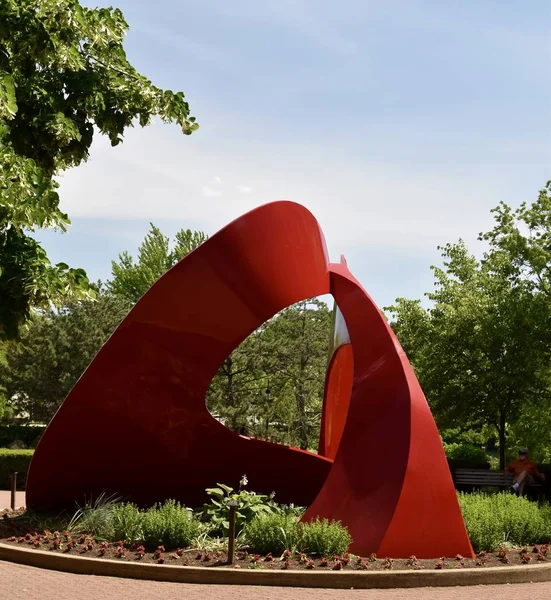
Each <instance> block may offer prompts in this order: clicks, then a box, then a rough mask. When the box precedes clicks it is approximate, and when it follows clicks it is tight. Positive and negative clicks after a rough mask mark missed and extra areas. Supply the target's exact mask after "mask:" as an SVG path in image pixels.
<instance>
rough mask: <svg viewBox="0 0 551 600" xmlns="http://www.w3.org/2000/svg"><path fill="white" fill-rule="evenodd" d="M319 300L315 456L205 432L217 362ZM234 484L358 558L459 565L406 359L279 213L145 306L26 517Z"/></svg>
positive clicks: (196, 259)
mask: <svg viewBox="0 0 551 600" xmlns="http://www.w3.org/2000/svg"><path fill="white" fill-rule="evenodd" d="M328 292H331V293H332V294H333V296H334V297H335V301H336V303H337V305H338V307H339V309H340V310H341V311H342V315H337V319H338V323H339V322H340V325H339V324H337V326H336V327H335V332H336V334H337V339H336V340H335V341H334V352H333V355H332V359H331V362H330V366H329V369H328V375H327V381H326V394H325V401H324V409H323V417H322V433H321V438H320V447H319V454H313V453H310V452H305V451H302V450H298V449H296V448H289V447H286V446H281V445H278V444H272V443H269V442H264V441H260V440H255V439H250V438H248V437H245V436H242V435H239V434H237V433H234V432H232V431H230V430H229V429H227V428H226V427H225V426H224V425H222V424H221V423H219V422H218V421H216V420H215V419H214V418H213V417H212V416H211V415H210V413H209V412H208V411H207V409H206V406H205V395H206V391H207V388H208V386H209V384H210V381H211V380H212V378H213V377H214V375H215V373H216V371H217V369H218V367H219V365H220V364H221V363H222V361H223V360H224V359H225V358H226V357H227V356H228V355H229V354H230V353H231V352H232V351H233V350H234V349H235V348H236V347H237V346H238V345H239V344H240V343H241V342H242V341H243V340H244V339H245V338H246V337H247V336H248V335H250V334H251V333H252V332H253V331H254V330H255V329H257V328H258V327H259V326H260V325H262V323H264V322H265V321H266V320H268V319H269V318H270V317H272V316H273V315H275V314H276V313H277V312H279V311H280V310H282V309H283V308H285V307H287V306H289V305H291V304H293V303H295V302H298V301H299V300H303V299H305V298H309V297H312V296H318V295H321V294H326V293H328ZM342 317H344V320H343V319H342ZM344 321H345V322H346V325H345V324H344ZM339 334H342V335H340V336H339ZM347 336H349V337H347ZM243 473H246V474H247V476H248V479H249V481H250V484H251V487H252V489H254V490H256V491H258V492H264V493H270V492H271V491H274V490H275V491H276V493H277V499H278V500H279V501H280V502H284V503H290V502H293V503H295V504H301V505H308V506H309V508H308V511H307V513H306V515H305V519H311V518H314V517H316V516H320V517H327V518H331V519H338V520H341V521H342V522H343V523H344V524H345V525H347V526H348V528H349V530H350V533H351V535H352V537H353V538H354V544H353V546H352V550H353V551H354V552H356V553H358V554H363V555H366V554H369V553H371V552H375V553H377V554H379V555H384V556H394V557H399V556H409V555H411V554H415V555H416V556H418V557H428V558H430V557H437V556H443V555H446V556H453V555H455V554H457V553H460V554H463V555H464V556H472V549H471V546H470V543H469V540H468V537H467V534H466V530H465V526H464V524H463V520H462V517H461V513H460V510H459V506H458V503H457V499H456V496H455V491H454V487H453V483H452V480H451V476H450V473H449V470H448V466H447V462H446V459H445V455H444V451H443V448H442V445H441V443H440V439H439V436H438V432H437V429H436V425H435V423H434V420H433V418H432V415H431V414H430V410H429V408H428V405H427V403H426V401H425V398H424V396H423V393H422V391H421V389H420V387H419V384H418V383H417V380H416V378H415V376H414V373H413V371H412V369H411V366H410V365H409V363H408V361H407V358H406V356H405V354H404V353H403V351H402V349H401V347H400V345H399V343H398V341H397V340H396V338H395V336H394V334H393V332H392V331H391V329H390V328H389V327H388V325H387V323H386V321H385V320H384V318H383V316H382V314H381V313H380V311H379V310H378V308H377V307H376V306H375V304H374V303H373V301H372V300H371V298H370V297H369V296H368V295H367V293H366V292H365V291H364V290H363V289H362V288H361V286H360V285H359V284H358V283H357V281H356V280H355V279H354V278H353V276H352V275H351V274H350V272H349V271H348V269H347V267H346V265H345V264H344V263H343V264H340V265H334V264H330V263H329V260H328V256H327V251H326V247H325V241H324V238H323V234H322V233H321V230H320V228H319V225H318V223H317V222H316V220H315V219H314V217H313V216H312V215H311V214H310V213H309V212H308V211H307V210H306V209H305V208H304V207H302V206H300V205H298V204H295V203H292V202H274V203H271V204H267V205H265V206H262V207H260V208H257V209H255V210H253V211H251V212H250V213H248V214H246V215H244V216H242V217H241V218H239V219H237V220H236V221H234V222H232V223H231V224H230V225H228V226H227V227H225V228H224V229H222V230H221V231H219V232H218V233H217V234H216V235H214V236H213V237H211V238H210V239H209V240H208V241H206V242H205V243H204V244H202V245H201V246H200V247H199V248H197V249H196V250H195V251H194V252H192V253H191V254H189V255H188V256H186V257H185V258H184V259H183V260H182V261H180V262H179V263H178V264H177V265H175V266H174V267H173V268H172V269H171V270H170V271H168V272H167V273H166V274H165V275H164V276H163V277H161V278H160V279H159V281H157V283H155V285H154V286H153V287H152V288H151V289H150V290H149V291H148V292H147V293H146V294H145V295H144V296H143V298H142V299H141V300H140V301H139V302H138V303H137V304H136V306H135V307H134V308H133V309H132V310H131V311H130V313H129V315H128V316H127V317H126V318H125V319H124V321H123V322H122V323H121V324H120V326H119V327H118V328H117V330H116V331H115V333H114V334H113V335H112V336H111V338H110V339H109V340H108V341H107V342H106V344H105V345H104V346H103V348H102V349H101V351H100V352H99V353H98V355H97V356H96V357H95V359H94V360H93V361H92V363H91V365H90V366H89V367H88V369H87V370H86V372H85V373H84V374H83V375H82V377H81V378H80V380H79V381H78V382H77V384H76V385H75V387H74V388H73V390H72V391H71V392H70V394H69V395H68V397H67V398H66V400H65V401H64V403H63V404H62V406H61V407H60V409H59V411H58V412H57V414H56V415H55V417H54V418H53V420H52V421H51V423H50V424H49V426H48V428H47V429H46V431H45V433H44V435H43V436H42V439H41V440H40V443H39V445H38V447H37V449H36V452H35V454H34V457H33V460H32V463H31V466H30V470H29V474H28V478H27V504H28V506H29V507H30V508H32V509H35V510H52V509H59V508H63V507H68V506H71V505H74V503H75V502H81V501H82V500H83V499H84V498H90V497H91V496H97V495H98V494H99V493H101V492H104V491H105V492H107V493H118V494H120V495H122V496H124V497H125V498H126V499H128V500H131V501H133V502H136V503H138V504H140V505H143V506H147V505H151V504H153V503H154V502H159V501H163V500H165V499H168V498H174V499H177V500H180V501H182V502H184V503H185V504H186V505H188V506H197V505H200V504H202V503H203V502H204V501H205V500H206V497H205V492H204V490H205V488H207V487H211V486H213V485H215V484H216V483H217V482H224V483H228V484H230V485H231V484H236V483H237V482H238V480H239V479H240V477H241V476H242V475H243Z"/></svg>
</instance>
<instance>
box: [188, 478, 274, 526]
mask: <svg viewBox="0 0 551 600" xmlns="http://www.w3.org/2000/svg"><path fill="white" fill-rule="evenodd" d="M242 481H245V482H246V481H247V480H246V478H245V477H244V478H243V480H242ZM217 485H218V487H215V488H207V490H206V492H207V494H208V495H209V496H210V497H211V501H210V502H208V503H207V504H205V505H203V507H202V508H201V509H200V510H199V513H200V515H201V519H202V521H204V522H205V523H207V524H208V525H209V527H210V529H211V533H219V534H221V535H223V536H227V535H228V529H229V522H228V514H229V508H228V502H229V501H230V500H233V501H236V502H237V510H236V513H235V532H236V535H239V534H240V533H241V532H242V531H243V529H244V527H245V525H246V524H247V523H250V522H251V521H252V520H253V519H254V518H255V517H257V516H259V515H262V514H273V513H276V512H279V511H281V509H280V508H279V506H278V505H277V504H276V503H275V502H274V501H273V500H272V498H271V497H270V496H266V495H264V494H256V493H255V492H249V491H247V490H240V491H238V492H234V490H233V488H231V487H229V486H227V485H223V484H221V483H219V484H217Z"/></svg>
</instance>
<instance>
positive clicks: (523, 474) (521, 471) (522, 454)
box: [506, 448, 545, 496]
mask: <svg viewBox="0 0 551 600" xmlns="http://www.w3.org/2000/svg"><path fill="white" fill-rule="evenodd" d="M506 470H507V471H508V472H509V473H512V474H513V485H512V486H511V488H512V489H513V491H514V492H515V494H518V495H519V496H522V495H523V494H524V488H525V487H526V486H527V485H533V484H534V483H535V479H536V477H539V478H540V479H541V480H542V481H544V480H545V475H544V474H543V473H540V472H539V470H538V467H537V465H536V463H535V462H534V461H533V460H530V458H529V457H528V448H521V449H520V450H519V451H518V458H517V459H516V460H514V461H513V462H512V463H511V464H510V465H509V466H508V467H507V469H506Z"/></svg>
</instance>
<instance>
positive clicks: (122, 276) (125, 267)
mask: <svg viewBox="0 0 551 600" xmlns="http://www.w3.org/2000/svg"><path fill="white" fill-rule="evenodd" d="M207 237H208V236H207V235H205V234H204V233H203V232H202V231H192V230H191V229H182V230H180V231H178V233H177V234H176V235H175V236H174V243H173V247H172V249H171V247H170V240H169V238H168V237H166V236H165V235H163V234H162V233H161V231H160V230H159V228H157V227H155V225H153V223H150V230H149V233H148V234H147V235H146V236H145V239H144V241H143V242H142V244H141V245H140V247H139V249H138V259H137V262H134V259H133V258H132V256H131V255H130V254H129V253H128V252H126V251H125V252H123V253H121V254H120V255H119V261H118V262H117V261H112V263H111V273H112V275H113V278H112V279H111V281H109V282H108V283H107V287H108V289H109V290H110V291H111V292H112V293H113V294H119V295H122V296H124V297H125V298H128V300H130V301H131V302H133V303H136V302H137V301H138V300H139V299H140V298H141V297H142V296H143V295H144V294H145V292H147V290H148V289H149V288H150V287H151V286H152V285H153V284H154V283H155V281H157V279H159V277H161V275H163V274H164V273H165V272H166V271H168V269H170V267H172V266H174V265H175V264H176V263H177V262H178V261H179V260H180V259H182V258H183V257H184V256H186V255H187V254H189V253H190V252H191V251H192V250H195V248H197V246H199V245H200V244H202V243H203V242H204V241H205V240H206V239H207Z"/></svg>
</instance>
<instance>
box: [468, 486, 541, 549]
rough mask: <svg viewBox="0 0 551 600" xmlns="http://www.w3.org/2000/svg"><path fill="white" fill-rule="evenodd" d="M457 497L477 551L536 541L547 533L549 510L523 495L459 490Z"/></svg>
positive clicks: (539, 540)
mask: <svg viewBox="0 0 551 600" xmlns="http://www.w3.org/2000/svg"><path fill="white" fill-rule="evenodd" d="M458 498H459V504H460V506H461V511H462V513H463V519H464V520H465V526H466V527H467V532H468V534H469V537H470V539H471V543H472V545H473V548H474V550H475V551H476V552H480V551H482V550H494V549H496V548H498V547H500V546H501V545H502V544H504V543H509V544H515V545H523V544H534V543H539V542H542V541H547V539H548V537H549V522H548V519H547V518H546V517H547V516H548V515H549V514H550V513H549V511H548V510H547V511H546V510H545V509H540V507H539V506H538V505H537V504H536V503H535V502H530V501H529V500H527V499H526V498H519V497H517V496H514V495H513V494H509V493H499V494H492V495H488V494H484V493H482V492H474V493H472V494H467V493H462V492H460V493H459V494H458Z"/></svg>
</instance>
